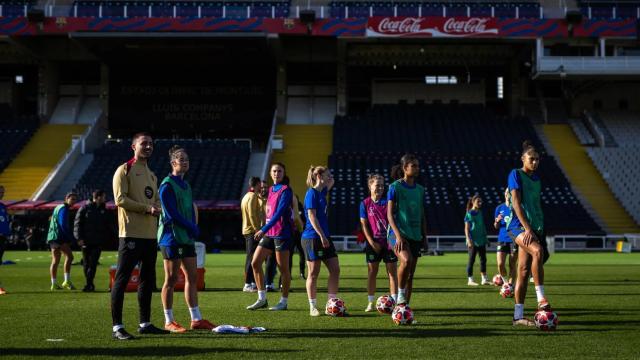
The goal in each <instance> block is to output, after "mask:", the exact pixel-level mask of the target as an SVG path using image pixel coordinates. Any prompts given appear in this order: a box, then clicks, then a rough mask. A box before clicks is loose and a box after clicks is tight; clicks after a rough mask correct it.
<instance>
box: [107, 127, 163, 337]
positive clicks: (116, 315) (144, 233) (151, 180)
mask: <svg viewBox="0 0 640 360" xmlns="http://www.w3.org/2000/svg"><path fill="white" fill-rule="evenodd" d="M131 148H132V149H133V153H134V157H133V158H132V159H131V160H129V161H127V162H126V163H124V164H122V165H120V166H119V167H118V169H117V170H116V173H115V174H114V175H113V197H114V199H115V203H116V206H117V207H118V236H119V237H120V244H119V246H118V268H117V270H116V276H115V280H114V283H113V289H111V317H112V321H113V334H112V335H113V338H114V339H117V340H131V339H133V336H132V335H131V334H129V333H128V332H127V331H126V330H125V329H124V325H123V323H122V306H123V302H124V291H125V289H126V287H127V283H128V282H129V278H130V277H131V272H132V271H133V268H134V267H135V266H136V265H137V264H138V263H140V282H139V284H138V306H139V307H140V326H139V327H138V333H139V334H168V333H169V331H167V330H164V329H159V328H157V327H156V326H154V325H153V324H151V295H152V293H153V289H154V288H155V284H156V258H157V256H158V250H157V245H158V244H157V240H156V237H157V230H158V216H159V215H160V198H159V196H158V179H157V178H156V175H155V174H154V173H153V172H152V171H151V169H149V166H148V160H149V158H150V157H151V154H152V153H153V139H152V138H151V135H149V134H148V133H138V134H136V135H134V137H133V143H132V145H131Z"/></svg>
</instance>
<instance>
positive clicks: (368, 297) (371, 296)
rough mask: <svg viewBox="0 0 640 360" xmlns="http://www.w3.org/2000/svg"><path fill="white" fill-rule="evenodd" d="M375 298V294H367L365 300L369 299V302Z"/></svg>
mask: <svg viewBox="0 0 640 360" xmlns="http://www.w3.org/2000/svg"><path fill="white" fill-rule="evenodd" d="M375 299H376V296H375V295H367V300H369V302H373V301H374V300H375Z"/></svg>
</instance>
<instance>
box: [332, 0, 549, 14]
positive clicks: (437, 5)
mask: <svg viewBox="0 0 640 360" xmlns="http://www.w3.org/2000/svg"><path fill="white" fill-rule="evenodd" d="M329 7H330V15H331V17H336V18H347V17H369V16H444V15H445V14H446V16H492V10H493V15H494V16H495V17H520V18H539V17H540V4H539V3H537V2H464V1H462V2H437V1H435V2H431V1H428V2H416V1H409V2H405V1H401V2H391V1H332V2H330V3H329Z"/></svg>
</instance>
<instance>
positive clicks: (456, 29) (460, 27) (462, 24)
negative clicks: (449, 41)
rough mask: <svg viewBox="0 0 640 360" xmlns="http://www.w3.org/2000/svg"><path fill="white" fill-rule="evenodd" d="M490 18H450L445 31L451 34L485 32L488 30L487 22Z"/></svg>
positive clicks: (446, 22) (445, 25) (445, 24)
mask: <svg viewBox="0 0 640 360" xmlns="http://www.w3.org/2000/svg"><path fill="white" fill-rule="evenodd" d="M487 21H488V19H480V18H470V19H468V20H459V21H456V19H454V18H449V19H448V20H447V21H445V23H444V29H443V31H444V32H445V33H449V34H473V33H483V32H485V31H486V24H487Z"/></svg>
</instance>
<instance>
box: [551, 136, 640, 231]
mask: <svg viewBox="0 0 640 360" xmlns="http://www.w3.org/2000/svg"><path fill="white" fill-rule="evenodd" d="M543 131H544V134H545V137H546V138H547V139H548V141H549V143H550V145H551V146H552V147H553V150H554V152H555V154H556V156H558V160H559V161H560V163H561V164H562V166H563V169H564V171H565V174H566V175H567V177H568V178H569V180H570V181H571V184H573V186H574V187H575V188H576V190H577V191H579V192H580V194H582V196H583V197H584V198H585V200H586V201H587V202H588V203H589V204H590V205H591V208H592V209H593V211H594V212H595V213H596V214H597V216H598V217H599V218H600V219H601V220H602V222H603V226H605V227H606V229H605V230H606V231H608V232H609V233H614V234H621V233H627V232H634V231H638V226H637V225H636V224H635V222H634V221H633V219H632V218H631V216H630V215H629V214H628V213H627V212H626V211H625V209H624V208H623V206H622V205H621V204H620V202H619V201H618V200H617V199H616V197H615V196H614V194H613V193H612V191H611V190H610V189H609V187H607V184H606V183H605V181H604V180H603V178H602V176H601V175H600V174H599V173H598V170H597V169H596V167H595V166H594V164H593V163H592V161H591V160H589V157H588V155H587V152H586V151H585V149H584V147H583V146H582V145H580V143H579V141H578V138H577V137H576V136H575V135H574V134H573V132H572V130H571V127H570V126H569V125H563V124H557V125H543Z"/></svg>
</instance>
